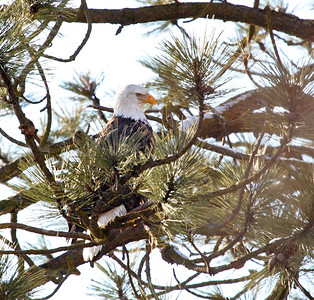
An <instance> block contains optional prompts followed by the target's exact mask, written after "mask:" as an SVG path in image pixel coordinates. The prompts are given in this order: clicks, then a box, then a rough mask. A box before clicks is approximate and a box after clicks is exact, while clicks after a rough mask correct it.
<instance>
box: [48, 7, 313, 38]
mask: <svg viewBox="0 0 314 300" xmlns="http://www.w3.org/2000/svg"><path fill="white" fill-rule="evenodd" d="M45 7H46V8H47V6H45ZM67 10H68V11H69V14H68V15H70V16H71V15H72V16H73V15H75V16H76V17H75V18H72V19H67V20H66V21H68V22H79V23H86V18H85V16H84V15H82V14H80V15H78V16H77V11H78V9H67ZM52 12H53V13H55V10H54V11H52ZM89 16H90V20H91V22H92V23H110V24H120V25H122V26H126V25H130V24H139V23H147V22H157V21H169V20H177V19H186V18H193V19H197V18H211V17H212V16H214V17H215V18H216V19H219V20H223V21H232V22H242V23H247V24H252V25H255V26H260V27H263V28H267V22H266V10H263V9H259V8H252V7H247V6H243V5H234V4H230V3H227V2H223V3H212V2H208V3H199V2H196V3H179V2H176V3H172V4H165V5H155V6H147V7H139V8H124V9H89ZM269 16H270V20H271V23H272V28H273V30H277V31H280V32H284V33H287V34H289V35H294V36H296V37H299V38H301V39H304V40H307V41H312V42H313V41H314V34H313V33H314V22H313V21H311V20H302V19H300V18H298V17H296V16H294V15H291V14H285V13H282V12H275V11H271V12H270V14H269Z"/></svg>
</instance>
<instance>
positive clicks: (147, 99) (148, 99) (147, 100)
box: [138, 94, 156, 105]
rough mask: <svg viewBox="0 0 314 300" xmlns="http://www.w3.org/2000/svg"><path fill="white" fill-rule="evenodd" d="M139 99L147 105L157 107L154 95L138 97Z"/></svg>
mask: <svg viewBox="0 0 314 300" xmlns="http://www.w3.org/2000/svg"><path fill="white" fill-rule="evenodd" d="M138 99H139V100H141V101H143V102H145V103H149V104H152V105H156V99H155V98H154V97H153V96H152V95H150V94H147V95H141V96H139V97H138Z"/></svg>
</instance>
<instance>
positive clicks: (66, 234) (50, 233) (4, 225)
mask: <svg viewBox="0 0 314 300" xmlns="http://www.w3.org/2000/svg"><path fill="white" fill-rule="evenodd" d="M4 228H11V229H21V230H25V231H29V232H33V233H37V234H42V235H47V236H55V237H64V238H73V239H84V240H91V238H90V236H89V235H88V234H85V233H81V232H63V231H55V230H46V229H41V228H37V227H33V226H28V225H25V224H20V223H16V222H11V223H1V224H0V229H4Z"/></svg>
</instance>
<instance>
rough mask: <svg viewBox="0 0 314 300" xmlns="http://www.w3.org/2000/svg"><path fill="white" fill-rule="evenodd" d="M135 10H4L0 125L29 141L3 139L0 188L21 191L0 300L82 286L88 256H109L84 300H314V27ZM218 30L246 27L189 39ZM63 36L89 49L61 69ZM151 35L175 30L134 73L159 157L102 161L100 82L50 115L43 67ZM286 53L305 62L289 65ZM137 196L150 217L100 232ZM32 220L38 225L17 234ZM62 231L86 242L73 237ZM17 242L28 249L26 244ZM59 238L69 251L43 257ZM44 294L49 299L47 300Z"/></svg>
mask: <svg viewBox="0 0 314 300" xmlns="http://www.w3.org/2000/svg"><path fill="white" fill-rule="evenodd" d="M138 2H139V3H140V4H139V7H138V8H134V9H124V10H102V9H89V8H88V7H87V5H88V1H85V0H82V1H81V4H80V7H79V8H75V7H71V3H70V2H69V1H50V0H47V1H42V2H35V1H26V0H18V1H13V2H12V3H11V4H7V5H3V6H2V7H1V10H0V49H1V50H0V93H1V94H0V95H1V102H0V109H1V118H2V119H3V120H7V119H8V118H9V117H10V118H14V120H17V121H18V125H17V126H16V127H17V128H16V129H19V130H20V131H21V133H22V134H23V136H24V138H25V141H20V140H19V139H18V138H16V137H15V135H13V134H12V135H11V134H8V133H6V132H5V131H4V130H3V129H2V128H0V133H1V135H2V137H1V148H0V161H1V165H0V179H1V183H2V187H4V186H6V187H8V188H10V189H11V191H15V192H14V195H13V196H11V197H9V198H3V199H1V201H0V215H3V216H9V218H10V221H9V222H1V224H0V229H1V249H0V275H1V276H0V298H1V299H9V300H13V299H33V298H34V297H37V298H41V299H49V298H51V297H52V296H53V295H55V294H57V293H58V290H59V288H60V287H61V285H62V284H63V283H64V282H65V281H66V280H67V278H68V277H69V276H70V275H72V274H75V275H79V274H80V271H79V270H78V269H77V267H79V266H80V265H82V264H84V263H85V262H84V260H83V257H82V249H83V248H84V247H86V246H91V245H96V244H103V248H102V250H101V252H100V255H98V257H97V259H99V261H98V262H97V263H96V267H97V269H98V270H99V273H102V274H103V277H102V278H92V279H91V288H90V290H89V293H90V294H91V295H93V296H95V297H99V298H103V299H134V298H137V299H152V298H153V299H166V298H169V299H171V297H175V296H174V295H177V294H178V293H177V292H178V291H179V292H182V293H183V294H182V295H190V296H191V297H192V296H193V297H195V298H200V299H201V298H202V299H203V298H205V299H240V298H241V299H245V298H248V299H270V300H271V299H288V298H289V299H293V297H295V298H296V299H297V297H299V298H301V299H313V297H314V294H313V283H311V282H313V281H314V276H313V258H314V257H313V253H314V251H313V250H314V185H313V182H314V177H313V176H314V175H313V174H314V167H313V159H314V149H313V141H314V133H313V128H314V123H313V122H314V121H313V115H314V99H313V82H314V80H313V79H314V78H313V74H314V73H313V60H312V56H311V54H312V52H311V51H312V48H311V42H313V27H314V25H313V22H312V21H310V20H302V19H300V18H298V17H296V16H295V15H293V14H289V13H288V12H289V7H288V6H285V4H284V3H283V2H282V1H273V3H271V4H269V5H267V6H266V5H265V4H263V3H262V1H261V3H260V1H258V0H255V1H254V5H253V7H245V6H239V5H233V4H229V3H228V2H226V1H216V2H214V1H209V2H208V3H194V2H191V3H181V2H179V1H138ZM212 16H213V19H215V18H217V19H221V20H224V21H233V22H242V23H241V24H242V25H239V24H237V25H236V26H237V37H236V38H234V37H232V38H231V37H230V36H227V37H226V35H225V34H224V33H220V32H217V31H216V32H215V31H214V30H209V29H208V28H207V29H204V31H203V32H200V31H198V32H192V31H189V30H188V24H186V23H187V22H186V21H183V22H182V21H181V19H186V18H192V20H191V21H195V20H197V19H206V20H205V24H206V26H207V25H208V24H212V23H211V22H215V20H211V17H212ZM68 22H69V23H70V22H71V23H86V24H87V31H86V34H85V36H84V37H83V39H82V42H81V44H80V45H79V46H78V47H77V49H76V50H75V51H74V53H73V54H72V55H71V56H70V57H69V58H60V57H55V56H53V54H51V53H53V50H54V48H53V46H52V45H53V42H54V41H55V40H56V39H58V38H59V37H60V35H61V33H62V30H61V28H62V27H61V26H62V24H64V23H68ZM146 22H153V23H152V24H153V25H151V26H154V28H153V29H152V28H151V27H145V28H146V29H147V33H148V36H149V37H151V38H153V37H154V36H155V35H158V34H163V33H164V32H165V30H166V29H169V30H170V31H171V33H170V34H168V35H167V37H165V38H164V39H163V40H162V42H161V43H160V44H159V45H156V47H158V52H157V54H155V55H152V56H147V57H146V58H142V59H141V64H142V65H143V66H144V67H146V68H148V69H149V70H150V71H151V72H152V74H154V75H155V77H154V78H152V79H151V80H150V81H149V82H147V84H146V86H147V88H149V90H150V91H152V94H154V95H156V98H158V99H159V101H158V107H157V109H156V110H152V109H148V110H147V111H146V112H145V113H146V115H147V118H148V119H149V120H150V121H151V123H152V124H153V126H154V129H155V141H154V146H153V149H150V151H146V152H145V153H142V152H140V153H137V152H136V151H134V149H137V148H139V144H140V141H141V138H142V134H141V133H138V134H136V135H134V136H133V137H132V139H130V138H127V136H126V135H124V134H122V135H121V136H115V138H114V140H113V142H110V143H109V142H107V144H106V145H105V146H104V147H100V146H99V145H98V144H97V143H95V142H94V140H93V137H95V136H97V133H98V132H99V131H100V129H101V128H102V127H103V126H104V124H105V123H106V122H107V120H108V118H109V117H110V116H111V114H112V109H111V108H108V107H103V106H100V101H101V99H100V97H99V95H98V94H97V92H98V89H99V88H100V87H101V86H104V85H106V78H105V76H103V75H102V76H99V77H97V76H94V75H92V74H91V73H81V72H78V73H76V74H75V75H74V76H73V79H72V80H69V81H67V82H63V84H62V87H63V88H64V91H65V92H67V93H71V97H69V101H71V103H72V104H73V107H75V109H73V110H71V111H70V110H68V109H67V108H66V106H65V105H64V106H61V107H60V108H59V109H57V107H55V104H54V103H55V101H54V99H53V97H52V94H51V86H52V81H53V80H52V79H50V77H49V74H51V73H53V70H50V69H49V67H50V66H53V63H56V62H57V63H67V62H71V61H74V60H75V59H76V57H77V56H78V55H79V54H80V52H81V50H82V49H83V48H84V47H85V45H86V44H87V43H88V40H89V38H90V36H91V32H92V24H94V23H112V24H120V27H119V28H118V30H117V32H116V34H120V33H121V31H122V30H123V27H124V26H128V25H130V24H139V23H146ZM243 23H245V24H246V25H243ZM213 24H214V23H213ZM51 46H52V47H51ZM50 48H52V51H51V49H50ZM288 48H293V49H296V50H294V51H296V53H298V54H299V53H300V56H303V58H302V59H295V57H294V56H293V55H290V52H287V53H286V54H284V51H285V49H288ZM242 82H245V84H244V85H243V84H242ZM248 82H249V84H250V85H251V86H250V87H248V85H249V84H248ZM30 90H32V93H31V92H30ZM41 93H42V94H41ZM38 105H40V106H41V112H40V113H41V114H46V115H45V117H44V118H43V117H41V120H36V119H30V118H29V117H28V116H27V113H25V111H27V110H28V109H30V108H32V109H34V110H35V109H38ZM87 106H89V107H92V108H93V109H94V111H93V113H91V114H90V113H87V111H86V110H84V108H85V107H87ZM42 107H44V108H42ZM4 122H5V121H2V122H1V123H3V124H4ZM39 123H40V127H38V125H37V126H35V125H34V124H39ZM37 127H38V128H37ZM7 145H9V147H10V148H8V146H7ZM12 149H13V150H12ZM104 186H105V187H106V189H104ZM121 191H123V192H121ZM132 197H141V198H143V199H145V201H144V202H145V203H142V204H141V205H139V206H138V207H136V208H135V209H133V210H132V211H131V212H129V213H128V214H126V215H123V216H120V217H116V218H115V219H114V220H111V221H110V222H109V223H107V224H106V225H105V226H102V227H99V226H98V225H97V222H96V221H95V220H96V217H98V215H99V213H100V211H101V210H103V209H104V208H105V207H107V206H108V205H110V204H111V203H112V202H114V201H116V199H121V198H123V199H126V201H128V200H129V201H131V199H133V198H132ZM95 199H97V201H95ZM25 214H26V215H27V214H28V215H30V214H31V215H32V216H34V215H35V216H36V218H37V222H36V224H35V225H34V222H31V221H30V219H26V221H25V223H20V217H21V216H23V215H24V216H25ZM67 224H76V225H79V226H81V227H83V228H84V229H85V231H84V232H67ZM47 228H49V230H48V229H47ZM86 230H89V231H86ZM24 231H27V232H29V234H32V235H35V236H36V237H37V238H38V239H37V241H36V242H34V243H32V244H31V243H26V242H27V239H25V237H24V236H23V235H22V234H19V233H20V232H24ZM88 232H91V233H92V234H91V235H89V234H88ZM49 237H50V238H49ZM60 237H61V238H63V240H62V246H58V247H54V246H52V243H53V241H54V240H55V239H57V238H60ZM66 239H73V240H74V241H75V242H74V243H72V244H70V243H68V242H66ZM50 241H51V244H50ZM156 251H158V252H159V253H160V256H161V259H162V260H163V261H165V262H167V263H168V264H169V265H172V266H173V277H172V278H173V280H174V281H175V283H172V284H169V285H160V284H157V282H158V276H160V274H155V272H154V270H153V269H152V264H151V261H152V259H153V258H152V253H155V252H156ZM60 252H63V253H62V254H60ZM106 256H107V257H106ZM102 257H103V258H104V259H102V260H100V258H102ZM105 257H106V258H105ZM180 267H183V268H184V269H185V271H184V272H181V271H180V270H182V269H181V268H180ZM183 276H186V277H185V278H183ZM48 282H53V283H55V284H56V287H55V289H54V290H53V291H52V292H51V293H50V295H48V296H45V295H46V294H47V293H46V291H44V290H43V289H42V287H44V286H45V284H47V283H48ZM227 285H228V287H229V286H232V292H231V293H230V292H228V297H227V296H226V291H227V289H226V288H225V286H227ZM180 295H181V294H180ZM230 295H231V296H230ZM187 297H188V296H187ZM299 298H298V299H299Z"/></svg>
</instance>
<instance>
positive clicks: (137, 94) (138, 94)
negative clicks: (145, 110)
mask: <svg viewBox="0 0 314 300" xmlns="http://www.w3.org/2000/svg"><path fill="white" fill-rule="evenodd" d="M135 95H136V97H143V96H144V95H143V94H141V93H135Z"/></svg>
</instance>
